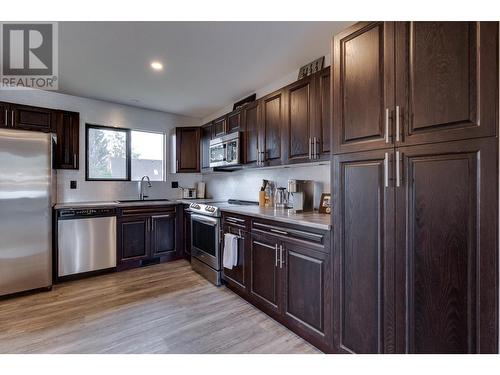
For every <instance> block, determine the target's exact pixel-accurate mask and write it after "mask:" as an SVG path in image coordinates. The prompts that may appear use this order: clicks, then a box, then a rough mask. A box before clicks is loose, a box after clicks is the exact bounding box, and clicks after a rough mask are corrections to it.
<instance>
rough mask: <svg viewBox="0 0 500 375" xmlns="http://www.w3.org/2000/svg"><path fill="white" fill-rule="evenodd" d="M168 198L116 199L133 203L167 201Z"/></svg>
mask: <svg viewBox="0 0 500 375" xmlns="http://www.w3.org/2000/svg"><path fill="white" fill-rule="evenodd" d="M168 201H169V199H125V200H121V201H117V202H118V203H135V202H145V203H146V202H168Z"/></svg>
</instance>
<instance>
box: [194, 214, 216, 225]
mask: <svg viewBox="0 0 500 375" xmlns="http://www.w3.org/2000/svg"><path fill="white" fill-rule="evenodd" d="M191 221H198V222H200V223H203V224H207V225H210V226H213V227H216V226H218V225H219V222H218V220H216V219H215V220H210V219H207V217H206V216H201V215H197V214H191Z"/></svg>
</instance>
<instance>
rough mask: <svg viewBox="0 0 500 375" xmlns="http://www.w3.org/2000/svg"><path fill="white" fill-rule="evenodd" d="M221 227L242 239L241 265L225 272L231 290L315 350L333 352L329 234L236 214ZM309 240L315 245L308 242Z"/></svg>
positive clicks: (239, 258) (239, 255) (239, 257)
mask: <svg viewBox="0 0 500 375" xmlns="http://www.w3.org/2000/svg"><path fill="white" fill-rule="evenodd" d="M229 220H232V221H229ZM223 222H224V233H233V234H236V235H238V236H240V237H242V238H241V239H240V240H239V243H238V265H237V266H236V267H233V269H231V270H229V269H226V268H224V269H223V271H224V276H223V278H224V280H225V281H226V283H227V286H228V287H229V288H230V289H231V290H233V291H234V292H236V293H237V294H239V295H240V296H242V297H243V298H245V299H246V300H248V301H249V302H251V303H252V304H254V305H255V306H256V307H258V308H259V309H260V310H262V311H263V312H265V313H266V314H268V315H270V316H271V317H272V318H274V319H276V320H277V321H279V322H280V323H282V324H284V325H285V326H287V327H288V328H290V329H291V330H293V331H294V332H295V333H297V334H298V335H300V336H301V337H303V338H304V339H306V340H308V341H309V342H311V343H312V344H313V345H315V346H317V347H318V348H320V349H322V350H323V351H325V352H332V350H333V347H332V343H333V330H332V270H331V257H330V248H329V244H330V241H329V234H328V233H327V232H323V231H318V230H315V231H313V233H310V232H309V230H308V229H307V228H302V227H297V226H294V227H289V226H283V224H282V223H276V222H272V221H266V222H261V221H259V222H254V221H253V219H252V218H250V217H245V216H238V217H235V216H234V215H232V214H231V215H226V214H225V215H223ZM272 231H275V233H287V232H286V231H290V233H289V234H287V235H275V234H271V233H272ZM276 231H278V232H276ZM299 236H304V237H303V238H299ZM306 238H307V240H306ZM311 238H313V239H314V240H315V241H316V242H315V243H313V242H309V240H310V239H311ZM222 251H223V252H224V249H223V250H222Z"/></svg>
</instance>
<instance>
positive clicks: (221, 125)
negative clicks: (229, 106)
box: [213, 115, 227, 138]
mask: <svg viewBox="0 0 500 375" xmlns="http://www.w3.org/2000/svg"><path fill="white" fill-rule="evenodd" d="M226 120H227V117H226V115H224V116H222V117H219V118H218V119H217V120H214V132H213V137H214V138H219V137H222V136H223V135H224V134H226Z"/></svg>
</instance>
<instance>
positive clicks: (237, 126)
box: [227, 110, 241, 133]
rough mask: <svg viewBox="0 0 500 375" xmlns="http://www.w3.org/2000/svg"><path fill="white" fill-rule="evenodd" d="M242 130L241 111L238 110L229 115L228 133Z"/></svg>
mask: <svg viewBox="0 0 500 375" xmlns="http://www.w3.org/2000/svg"><path fill="white" fill-rule="evenodd" d="M240 130H241V111H240V110H236V111H233V112H231V113H230V114H228V115H227V133H232V132H236V131H240Z"/></svg>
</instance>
